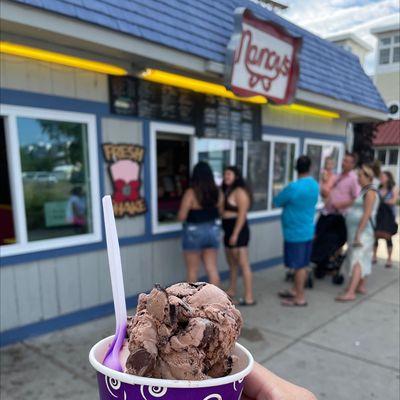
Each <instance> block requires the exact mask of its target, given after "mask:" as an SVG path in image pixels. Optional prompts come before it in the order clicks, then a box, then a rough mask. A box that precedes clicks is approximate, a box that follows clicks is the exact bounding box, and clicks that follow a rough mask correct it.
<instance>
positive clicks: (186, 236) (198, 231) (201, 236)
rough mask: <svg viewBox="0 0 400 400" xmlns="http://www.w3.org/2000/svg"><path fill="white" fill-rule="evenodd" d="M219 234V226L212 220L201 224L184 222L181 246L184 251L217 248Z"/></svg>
mask: <svg viewBox="0 0 400 400" xmlns="http://www.w3.org/2000/svg"><path fill="white" fill-rule="evenodd" d="M220 236H221V234H220V228H219V226H218V225H217V224H216V223H215V222H214V221H212V222H204V223H201V224H190V223H189V224H184V225H183V235H182V248H183V250H184V251H201V250H205V249H218V248H219V242H220Z"/></svg>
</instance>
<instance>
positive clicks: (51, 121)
mask: <svg viewBox="0 0 400 400" xmlns="http://www.w3.org/2000/svg"><path fill="white" fill-rule="evenodd" d="M2 113H3V114H4V119H3V120H2V121H3V127H4V125H5V128H6V129H5V131H4V129H3V130H2V135H1V136H2V137H1V138H0V140H1V141H4V142H5V143H4V144H5V146H2V148H3V151H4V148H5V149H6V154H3V153H2V159H1V163H2V166H3V167H6V164H7V168H8V172H7V170H6V172H4V175H5V176H6V177H8V181H7V179H6V181H5V182H6V184H5V185H4V187H3V188H2V194H1V203H2V204H5V205H6V206H8V210H9V211H8V213H7V215H6V217H7V219H6V221H7V223H6V225H7V226H6V229H5V231H6V232H7V233H6V234H5V235H4V236H6V237H4V238H3V237H2V242H1V244H2V245H4V248H2V253H3V255H13V254H19V253H24V252H29V251H38V250H47V249H52V248H57V247H65V246H71V245H78V244H84V243H90V242H93V241H99V240H100V239H101V234H100V214H99V213H100V209H99V190H98V160H97V139H96V131H95V118H94V117H93V116H88V115H85V114H75V113H65V112H58V111H53V110H41V109H34V108H23V107H12V106H3V107H2ZM4 122H5V124H4ZM2 170H3V168H2ZM10 183H11V185H10ZM11 216H12V218H11ZM14 231H15V232H14ZM2 236H3V234H2Z"/></svg>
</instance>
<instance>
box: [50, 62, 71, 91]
mask: <svg viewBox="0 0 400 400" xmlns="http://www.w3.org/2000/svg"><path fill="white" fill-rule="evenodd" d="M50 78H51V93H52V94H54V95H56V96H64V97H75V96H76V88H75V84H76V82H75V70H74V69H73V68H68V67H64V66H62V65H57V64H53V65H52V66H51V76H50Z"/></svg>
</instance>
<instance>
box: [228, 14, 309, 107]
mask: <svg viewBox="0 0 400 400" xmlns="http://www.w3.org/2000/svg"><path fill="white" fill-rule="evenodd" d="M235 28H236V32H235V33H234V35H233V36H232V39H231V42H230V43H229V45H228V57H227V62H228V65H227V67H228V79H229V78H230V82H229V84H230V87H231V88H232V91H233V92H234V93H235V94H236V95H238V96H244V97H248V96H256V95H261V96H264V97H267V98H268V99H270V100H272V101H273V102H275V103H279V104H283V103H289V102H291V101H292V99H293V97H294V94H295V91H296V85H297V80H298V75H299V64H298V60H297V54H298V52H299V49H300V47H301V42H302V41H301V38H297V37H293V36H291V35H290V34H289V33H288V32H287V31H286V30H285V29H284V28H282V27H281V26H279V25H277V24H275V23H273V22H270V21H263V20H259V19H257V18H256V17H254V16H253V15H252V14H251V12H250V11H249V10H246V9H243V8H241V9H237V10H236V11H235Z"/></svg>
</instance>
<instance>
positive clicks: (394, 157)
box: [389, 149, 399, 165]
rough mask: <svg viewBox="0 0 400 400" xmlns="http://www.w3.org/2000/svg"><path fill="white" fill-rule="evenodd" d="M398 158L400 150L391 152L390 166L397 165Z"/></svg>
mask: <svg viewBox="0 0 400 400" xmlns="http://www.w3.org/2000/svg"><path fill="white" fill-rule="evenodd" d="M398 156H399V150H397V149H391V150H389V165H397V159H398Z"/></svg>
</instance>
